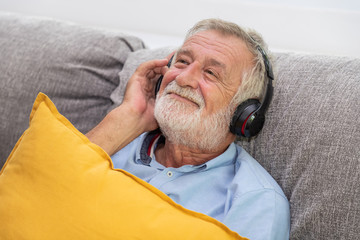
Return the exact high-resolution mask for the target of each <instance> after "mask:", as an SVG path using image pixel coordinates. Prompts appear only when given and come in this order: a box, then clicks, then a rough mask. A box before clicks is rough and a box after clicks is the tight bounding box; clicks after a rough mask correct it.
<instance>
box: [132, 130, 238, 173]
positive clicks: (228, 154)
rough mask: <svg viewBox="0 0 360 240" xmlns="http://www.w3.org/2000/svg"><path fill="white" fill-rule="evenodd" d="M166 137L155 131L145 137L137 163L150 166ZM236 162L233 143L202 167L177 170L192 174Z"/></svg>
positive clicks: (184, 167) (183, 167)
mask: <svg viewBox="0 0 360 240" xmlns="http://www.w3.org/2000/svg"><path fill="white" fill-rule="evenodd" d="M164 141H165V137H164V136H163V135H161V133H160V132H159V131H153V132H149V133H147V134H145V135H144V136H143V140H142V144H141V147H140V154H139V157H137V160H136V161H137V163H139V164H143V165H147V166H150V163H151V161H152V158H154V151H155V148H156V146H157V144H158V143H160V142H164ZM235 160H236V146H235V143H231V144H230V145H229V147H228V148H227V149H226V150H225V152H223V153H222V154H221V155H219V156H217V157H215V158H213V159H211V160H209V161H208V162H206V163H204V164H201V165H196V166H194V165H185V166H182V167H180V168H177V170H178V171H179V172H191V171H201V170H209V169H211V168H216V167H219V166H226V165H229V164H232V163H234V162H235Z"/></svg>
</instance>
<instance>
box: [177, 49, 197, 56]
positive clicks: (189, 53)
mask: <svg viewBox="0 0 360 240" xmlns="http://www.w3.org/2000/svg"><path fill="white" fill-rule="evenodd" d="M176 55H186V56H189V57H192V56H193V52H192V51H191V50H187V49H180V50H179V51H178V52H177V54H176Z"/></svg>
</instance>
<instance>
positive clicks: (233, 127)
mask: <svg viewBox="0 0 360 240" xmlns="http://www.w3.org/2000/svg"><path fill="white" fill-rule="evenodd" d="M260 106H261V103H260V102H259V101H258V100H257V99H248V100H246V101H245V102H243V103H241V104H240V105H239V106H238V107H237V108H236V110H235V113H234V115H233V117H232V120H231V123H230V131H231V132H232V133H233V134H235V135H237V136H243V137H252V136H255V135H256V134H257V133H259V132H260V130H261V129H262V126H263V124H264V121H265V116H264V115H263V114H261V113H260V114H259V113H258V112H257V111H258V110H259V108H260Z"/></svg>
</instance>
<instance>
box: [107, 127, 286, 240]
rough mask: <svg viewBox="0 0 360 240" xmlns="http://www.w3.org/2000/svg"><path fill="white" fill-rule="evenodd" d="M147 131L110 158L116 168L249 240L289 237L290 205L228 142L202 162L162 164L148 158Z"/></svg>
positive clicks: (261, 171)
mask: <svg viewBox="0 0 360 240" xmlns="http://www.w3.org/2000/svg"><path fill="white" fill-rule="evenodd" d="M152 138H153V136H152V135H150V134H148V133H146V134H143V135H141V136H140V137H138V138H137V139H135V140H134V141H133V142H131V143H130V144H129V145H127V146H126V147H125V148H123V149H121V150H120V151H119V152H117V153H115V154H114V155H113V156H112V161H113V164H114V167H115V168H119V169H123V170H125V171H128V172H130V173H131V174H133V175H135V176H137V177H139V178H141V179H143V180H144V181H146V182H148V183H150V184H151V185H153V186H155V187H156V188H158V189H159V190H161V191H162V192H164V193H165V194H167V195H168V196H169V197H170V198H171V199H173V200H174V201H175V202H176V203H178V204H180V205H182V206H183V207H185V208H187V209H190V210H193V211H196V212H200V213H204V214H206V215H208V216H210V217H213V218H215V219H217V220H218V221H220V222H222V223H224V224H225V225H226V226H227V227H229V228H230V229H231V230H233V231H235V232H237V233H239V235H241V236H243V237H247V238H249V239H251V240H266V239H273V240H282V239H289V229H290V213H289V203H288V200H287V198H286V197H285V195H284V193H283V191H282V190H281V188H280V187H279V185H278V184H277V183H276V181H275V180H274V179H273V178H272V177H271V176H270V174H269V173H267V172H266V171H265V169H264V168H263V167H262V166H261V165H260V164H259V163H258V162H257V161H256V160H254V159H253V158H252V157H251V156H250V155H249V154H248V153H247V152H246V151H245V150H244V149H242V148H241V147H240V146H238V145H236V144H234V143H232V144H231V145H230V146H229V147H228V149H227V150H226V151H225V152H224V153H223V154H221V155H220V156H218V157H216V158H214V159H212V160H210V161H208V162H206V163H205V164H202V165H198V166H192V165H185V166H182V167H179V168H171V167H169V168H166V167H164V166H163V165H161V164H160V163H158V162H156V159H155V157H154V156H153V155H152V158H150V157H149V155H148V153H147V151H148V148H149V145H150V142H151V140H152Z"/></svg>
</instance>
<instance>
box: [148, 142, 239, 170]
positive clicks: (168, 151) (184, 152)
mask: <svg viewBox="0 0 360 240" xmlns="http://www.w3.org/2000/svg"><path fill="white" fill-rule="evenodd" d="M231 142H232V141H230V142H229V143H228V144H223V145H222V146H219V147H218V148H217V149H215V150H214V151H209V150H199V149H192V148H189V147H187V146H183V145H176V144H172V143H170V142H169V141H168V140H166V141H165V143H164V144H160V145H158V147H157V148H156V150H155V157H156V160H157V162H159V163H160V164H162V165H163V166H165V167H174V168H178V167H181V166H184V165H195V166H197V165H201V164H204V163H206V162H208V161H210V160H211V159H214V158H215V157H217V156H219V155H221V154H222V153H223V152H225V150H226V149H227V148H228V146H229V145H230V143H231Z"/></svg>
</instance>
